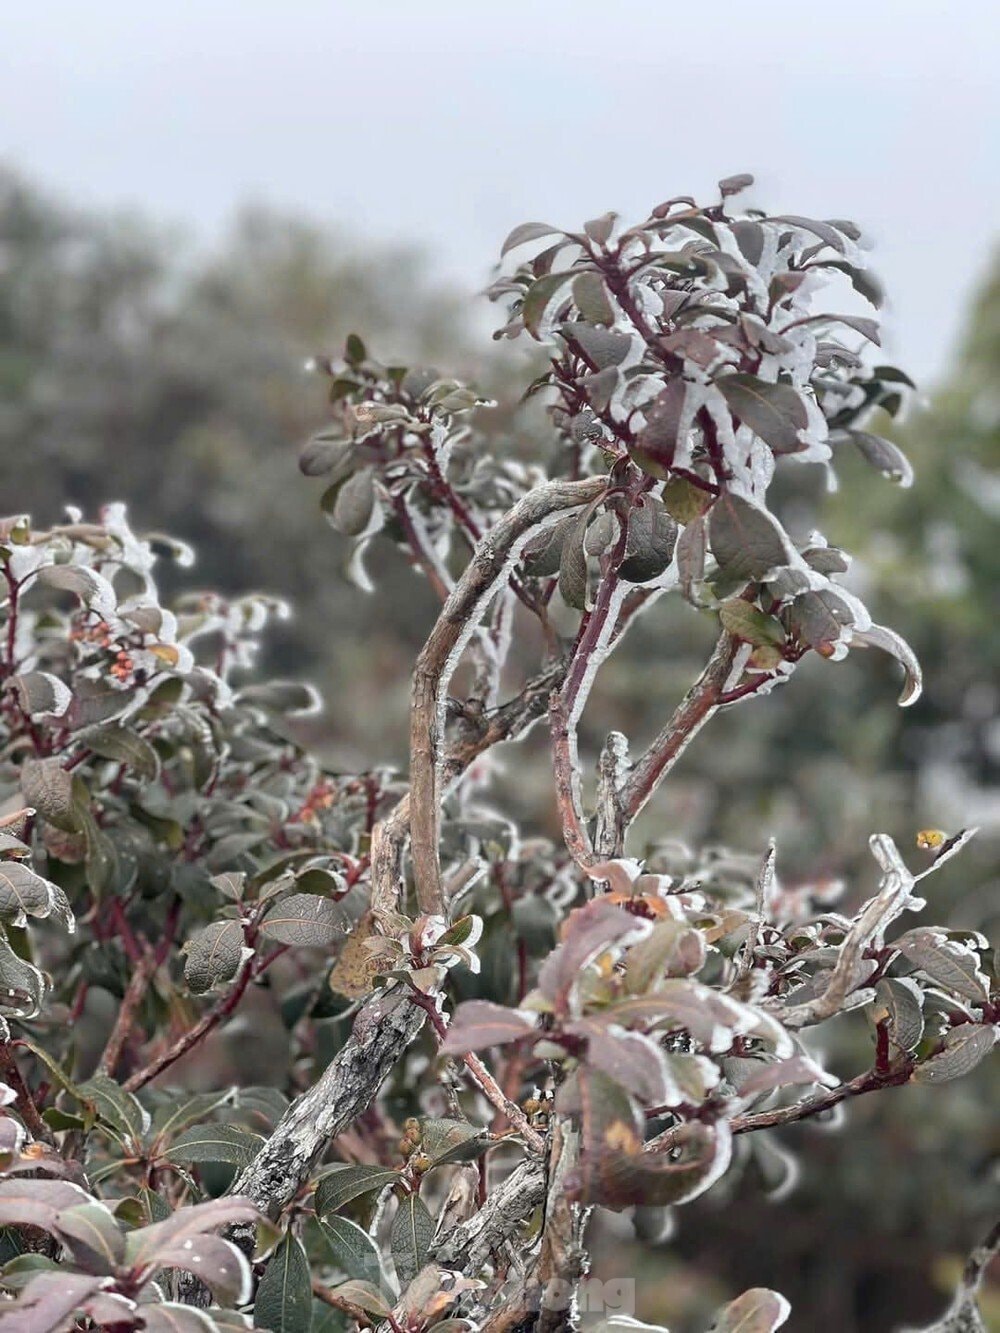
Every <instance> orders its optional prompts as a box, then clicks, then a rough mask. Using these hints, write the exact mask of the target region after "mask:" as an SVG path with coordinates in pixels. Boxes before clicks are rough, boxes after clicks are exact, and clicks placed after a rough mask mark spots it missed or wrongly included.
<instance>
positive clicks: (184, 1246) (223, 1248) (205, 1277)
mask: <svg viewBox="0 0 1000 1333" xmlns="http://www.w3.org/2000/svg"><path fill="white" fill-rule="evenodd" d="M156 1261H157V1265H158V1266H160V1267H163V1268H180V1269H182V1270H184V1271H185V1272H188V1273H194V1275H195V1276H196V1277H197V1278H198V1281H199V1282H202V1283H204V1285H205V1286H206V1287H207V1288H208V1289H209V1291H210V1292H211V1293H212V1295H213V1297H214V1298H215V1300H216V1301H218V1302H219V1304H220V1305H242V1304H244V1303H245V1302H246V1301H248V1300H249V1299H250V1292H251V1274H250V1265H249V1264H248V1263H247V1260H246V1255H244V1253H243V1251H242V1250H240V1249H239V1248H238V1247H237V1246H236V1245H234V1244H233V1243H232V1242H231V1241H228V1240H223V1238H222V1237H221V1236H212V1235H199V1236H193V1237H189V1238H188V1239H187V1240H184V1241H180V1242H175V1243H172V1244H167V1245H164V1246H162V1247H161V1248H160V1249H159V1250H157V1253H156Z"/></svg>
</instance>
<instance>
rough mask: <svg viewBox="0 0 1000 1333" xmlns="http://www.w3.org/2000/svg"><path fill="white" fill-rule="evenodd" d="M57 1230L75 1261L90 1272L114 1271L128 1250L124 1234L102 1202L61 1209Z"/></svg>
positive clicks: (56, 1224) (56, 1225)
mask: <svg viewBox="0 0 1000 1333" xmlns="http://www.w3.org/2000/svg"><path fill="white" fill-rule="evenodd" d="M55 1233H56V1235H57V1236H58V1237H59V1238H60V1240H61V1241H62V1242H63V1243H64V1244H65V1245H66V1247H67V1248H68V1249H69V1251H70V1253H71V1254H72V1255H73V1258H74V1260H75V1261H76V1263H78V1264H79V1265H80V1267H81V1268H83V1269H85V1270H86V1271H87V1272H90V1273H113V1272H114V1270H115V1268H116V1267H117V1265H118V1264H120V1263H121V1261H122V1259H123V1257H124V1254H125V1235H124V1233H123V1231H122V1229H121V1227H120V1226H119V1224H118V1222H117V1221H116V1220H115V1216H114V1214H113V1213H112V1212H111V1210H110V1209H109V1208H108V1207H107V1205H106V1204H103V1203H96V1202H95V1203H82V1204H78V1205H76V1206H75V1207H73V1208H64V1209H62V1210H61V1211H60V1213H59V1217H58V1220H57V1222H56V1223H55Z"/></svg>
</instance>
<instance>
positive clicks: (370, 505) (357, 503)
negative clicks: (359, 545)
mask: <svg viewBox="0 0 1000 1333" xmlns="http://www.w3.org/2000/svg"><path fill="white" fill-rule="evenodd" d="M374 511H375V482H374V475H373V473H372V470H371V468H360V469H359V470H358V471H357V472H354V473H352V474H351V476H349V477H348V478H347V479H346V480H345V481H344V482H342V483H341V485H340V486H339V488H338V490H337V493H336V498H335V500H334V503H333V509H332V511H331V514H330V520H331V522H332V523H333V526H334V527H335V528H336V529H337V531H338V532H342V533H343V534H344V536H345V537H360V536H361V535H362V534H364V533H366V532H367V531H368V528H369V526H370V524H371V522H372V515H373V513H374Z"/></svg>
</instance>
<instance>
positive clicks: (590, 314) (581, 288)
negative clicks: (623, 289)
mask: <svg viewBox="0 0 1000 1333" xmlns="http://www.w3.org/2000/svg"><path fill="white" fill-rule="evenodd" d="M573 301H574V303H575V304H576V308H577V310H579V312H580V314H581V315H582V316H583V318H584V319H585V320H587V321H588V322H589V323H591V324H613V323H614V322H615V312H614V307H613V306H612V304H611V301H610V299H609V297H608V290H607V287H606V286H605V285H604V279H603V278H602V277H601V275H600V274H599V273H593V272H591V271H589V270H588V271H586V272H583V273H581V274H580V275H579V276H578V277H576V278H574V279H573Z"/></svg>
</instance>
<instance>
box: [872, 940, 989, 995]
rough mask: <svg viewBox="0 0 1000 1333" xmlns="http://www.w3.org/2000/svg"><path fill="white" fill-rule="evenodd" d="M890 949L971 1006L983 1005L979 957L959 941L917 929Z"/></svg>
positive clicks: (986, 984) (984, 985) (983, 983)
mask: <svg viewBox="0 0 1000 1333" xmlns="http://www.w3.org/2000/svg"><path fill="white" fill-rule="evenodd" d="M893 947H894V948H896V949H898V950H899V952H900V953H901V954H902V955H903V957H904V958H907V959H908V960H909V961H910V962H911V963H912V964H913V965H914V967H917V968H919V969H920V971H921V972H924V973H926V975H927V976H929V977H930V978H931V979H932V980H933V981H936V982H938V983H939V984H940V985H942V986H944V987H945V988H946V989H947V990H950V991H954V993H955V994H956V995H961V996H963V997H964V998H965V999H967V1000H972V1001H973V1003H974V1004H984V1003H985V1002H986V1001H987V1000H988V999H989V996H990V987H989V981H988V979H987V978H986V976H985V974H984V973H983V972H982V971H981V967H980V960H979V955H978V954H977V953H976V952H975V951H974V950H973V949H970V948H969V947H968V946H967V945H965V944H962V943H961V942H960V941H959V940H953V939H950V938H949V937H948V936H947V935H946V934H945V932H944V931H943V930H940V929H939V928H938V927H936V926H917V927H915V928H914V929H913V930H908V931H907V932H906V934H905V935H901V936H900V937H899V939H897V940H894V941H893Z"/></svg>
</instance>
